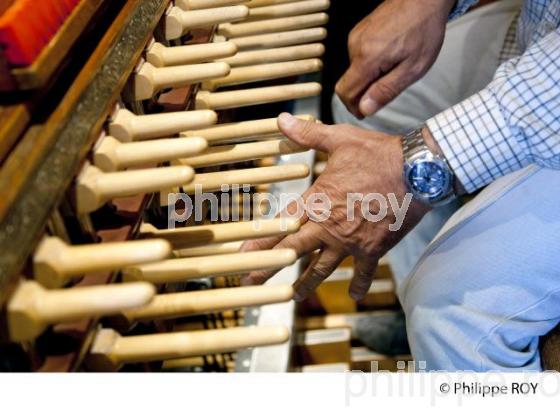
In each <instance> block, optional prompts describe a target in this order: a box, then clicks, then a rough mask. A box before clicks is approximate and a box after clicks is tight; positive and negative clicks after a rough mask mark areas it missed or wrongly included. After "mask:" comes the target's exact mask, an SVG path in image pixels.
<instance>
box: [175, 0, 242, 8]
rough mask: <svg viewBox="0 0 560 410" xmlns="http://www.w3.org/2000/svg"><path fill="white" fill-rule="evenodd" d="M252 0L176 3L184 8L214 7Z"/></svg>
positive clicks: (196, 0) (179, 0) (199, 0)
mask: <svg viewBox="0 0 560 410" xmlns="http://www.w3.org/2000/svg"><path fill="white" fill-rule="evenodd" d="M248 2H250V0H175V5H176V6H177V7H181V8H182V9H183V10H200V9H212V8H215V7H224V6H235V5H237V4H243V3H248Z"/></svg>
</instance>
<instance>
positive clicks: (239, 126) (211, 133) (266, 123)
mask: <svg viewBox="0 0 560 410" xmlns="http://www.w3.org/2000/svg"><path fill="white" fill-rule="evenodd" d="M296 117H297V118H300V119H302V120H305V121H315V118H313V116H312V115H297V116H296ZM278 133H280V129H279V128H278V118H277V117H275V118H267V119H263V120H253V121H242V122H232V123H226V124H219V125H216V126H214V127H211V128H204V129H199V130H196V131H185V132H182V133H181V134H180V135H181V137H187V138H188V137H194V136H201V137H202V138H204V139H205V140H206V141H208V143H210V144H212V143H222V142H224V141H231V140H243V139H250V138H253V137H258V136H260V135H276V134H278Z"/></svg>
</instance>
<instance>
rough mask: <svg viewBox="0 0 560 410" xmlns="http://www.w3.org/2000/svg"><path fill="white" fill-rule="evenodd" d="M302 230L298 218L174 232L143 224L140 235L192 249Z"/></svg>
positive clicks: (247, 222)
mask: <svg viewBox="0 0 560 410" xmlns="http://www.w3.org/2000/svg"><path fill="white" fill-rule="evenodd" d="M299 227H300V222H299V220H298V219H296V218H277V219H260V220H258V221H244V222H230V223H225V224H212V225H201V226H189V227H186V228H175V229H156V228H155V227H154V226H153V225H150V224H146V223H144V224H142V226H141V227H140V235H141V236H142V237H144V238H161V239H165V240H167V241H169V242H170V243H171V244H172V245H173V247H174V248H189V247H193V246H202V245H209V244H217V243H225V242H232V241H241V240H247V239H256V238H264V237H268V236H276V235H287V234H289V233H293V232H296V231H297V230H298V229H299Z"/></svg>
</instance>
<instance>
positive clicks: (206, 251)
mask: <svg viewBox="0 0 560 410" xmlns="http://www.w3.org/2000/svg"><path fill="white" fill-rule="evenodd" d="M241 245H243V241H234V242H226V243H217V244H212V245H204V246H194V247H192V248H183V249H177V250H176V251H173V255H174V256H175V257H176V258H192V257H194V256H211V255H226V254H229V253H237V252H239V250H240V249H241Z"/></svg>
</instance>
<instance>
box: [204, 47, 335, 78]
mask: <svg viewBox="0 0 560 410" xmlns="http://www.w3.org/2000/svg"><path fill="white" fill-rule="evenodd" d="M229 43H231V42H229V41H226V42H224V43H213V44H229ZM231 44H233V43H231ZM324 53H325V46H324V45H322V44H321V43H314V44H303V45H301V46H292V47H280V48H272V49H266V50H252V51H241V52H239V53H237V54H235V55H234V56H233V57H228V58H224V59H221V60H219V61H223V62H224V63H226V64H228V65H229V66H230V67H242V66H249V65H255V64H269V63H279V62H283V61H296V60H304V59H307V58H314V57H321V56H322V55H323V54H324ZM230 74H231V73H230Z"/></svg>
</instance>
